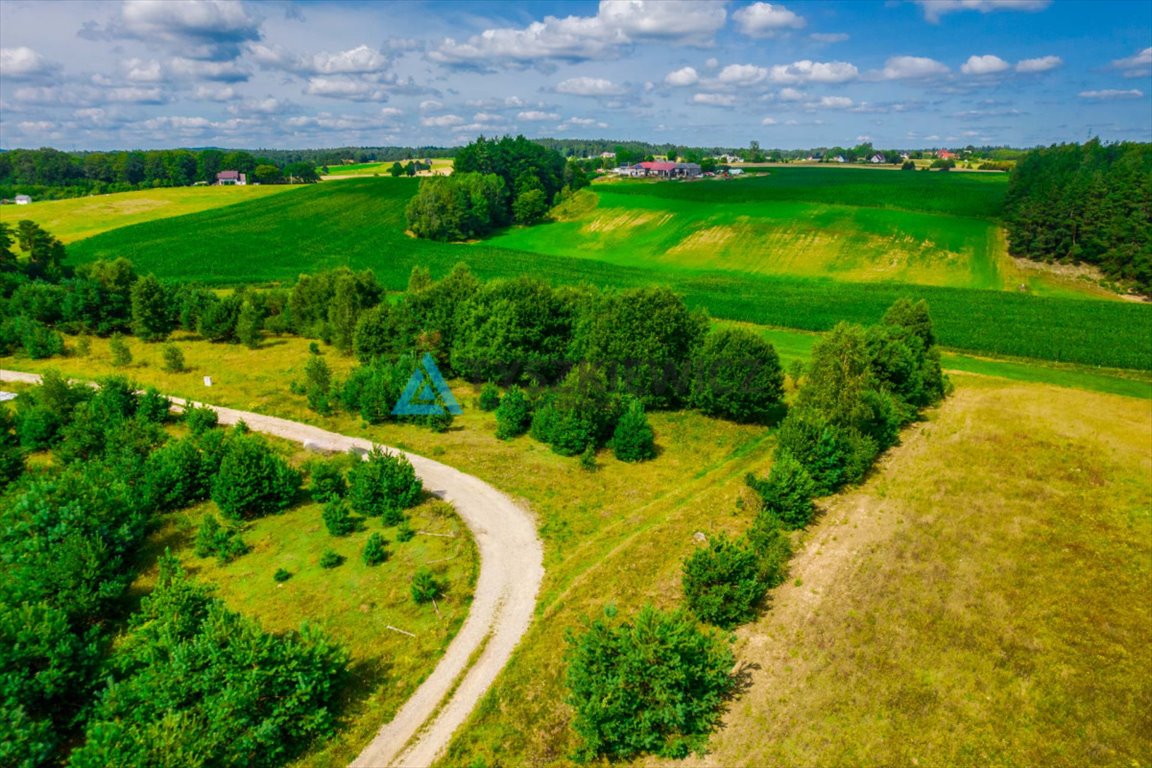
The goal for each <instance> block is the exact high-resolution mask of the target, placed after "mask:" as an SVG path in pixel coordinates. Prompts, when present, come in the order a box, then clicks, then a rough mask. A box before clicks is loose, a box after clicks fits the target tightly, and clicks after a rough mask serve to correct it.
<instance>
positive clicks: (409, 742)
mask: <svg viewBox="0 0 1152 768" xmlns="http://www.w3.org/2000/svg"><path fill="white" fill-rule="evenodd" d="M39 380H40V377H39V376H37V375H35V374H28V373H19V372H16V371H5V370H0V382H3V381H22V382H28V383H33V384H34V383H38V382H39ZM172 401H173V402H174V403H176V404H178V405H184V401H183V400H180V399H179V398H172ZM211 407H212V408H213V409H214V410H215V411H216V412H217V413H218V414H219V416H220V422H221V423H222V424H235V423H236V422H237V421H240V420H243V421H244V422H245V423H246V424H247V425H248V426H249V427H251V428H252V430H253V431H256V432H263V433H265V434H269V435H274V436H276V437H281V438H285V439H287V440H293V441H296V442H299V443H302V444H304V446H305V447H307V448H310V449H313V450H323V451H337V452H345V451H348V450H350V449H357V450H365V451H366V450H370V449H371V448H372V443H371V442H370V441H368V440H363V439H360V438H354V437H346V436H344V435H339V434H336V433H335V432H328V431H325V430H323V429H320V428H318V427H312V426H309V425H307V424H301V423H299V422H295V421H289V420H287V419H279V418H276V417H274V416H264V415H261V414H258V413H251V412H248V411H238V410H234V409H232V408H222V407H219V406H211ZM388 450H390V451H391V452H393V453H399V454H402V455H404V456H406V457H407V458H408V460H409V461H411V462H412V466H413V467H414V468H415V469H416V474H417V475H419V476H420V479H421V480H423V481H424V487H425V488H426V489H428V490H429V491H430V492H431V493H433V494H436V495H437V496H439V497H441V498H443V499H445V500H447V501H450V502H451V503H452V504H453V506H455V507H456V511H457V513H459V515H460V517H461V518H462V519H463V520H464V522H465V524H466V525H467V526H468V528H469V529H470V530H471V531H472V535H473V537H474V538H475V539H476V548H477V550H478V551H479V553H480V576H479V578H478V579H477V581H476V592H475V594H474V595H473V598H472V608H471V610H470V611H469V613H468V618H467V619H466V620H465V621H464V626H463V627H461V628H460V632H459V633H458V634H457V635H456V637H455V638H454V639H453V640H452V643H451V644H450V645H449V646H448V650H447V651H446V652H445V654H444V658H443V659H441V660H440V663H439V664H438V665H437V666H436V669H435V670H434V671H433V672H432V674H431V675H429V676H428V678H427V679H426V680H425V681H424V683H423V684H422V685H421V686H420V687H419V688H418V689H417V690H416V692H415V693H413V694H412V697H411V698H409V699H408V701H407V702H405V704H404V706H403V707H401V709H400V711H399V712H398V713H397V714H396V717H395V718H393V719H392V721H391V722H389V723H386V724H385V725H384V726H383V727H382V728H381V729H380V732H379V733H378V734H377V735H376V737H375V738H374V739H373V740H372V742H371V743H370V744H368V746H366V747H365V748H364V750H363V751H362V752H361V753H360V756H359V757H358V758H356V760H355V761H354V762H353V763H352V765H353V766H356V768H389V767H390V766H403V767H404V768H417V767H420V766H428V765H431V764H432V762H433V761H434V760H435V759H436V757H437V756H438V755H439V754H440V753H441V752H442V751H443V750H444V748H445V747H447V746H448V742H449V740H450V739H451V738H452V734H453V733H454V732H455V731H456V729H457V728H459V727H460V725H461V724H462V723H463V722H464V720H465V719H467V717H468V714H469V713H470V712H471V711H472V709H473V708H474V707H475V706H476V705H477V704H478V703H479V702H480V698H481V697H482V696H483V695H484V693H485V691H487V690H488V687H489V686H490V685H491V684H492V681H493V680H495V679H496V675H497V674H498V673H499V672H500V670H501V669H503V667H504V664H505V663H507V661H508V658H509V657H510V656H511V655H512V651H513V649H514V648H515V647H516V644H517V643H518V642H519V641H520V638H521V637H522V636H523V635H524V632H525V631H526V630H527V629H528V625H529V624H530V623H531V621H532V614H533V612H534V611H535V608H536V593H537V592H538V591H539V588H540V581H541V579H542V578H543V576H544V549H543V546H542V545H541V543H540V539H539V537H538V536H537V534H536V524H535V521H534V520H533V518H532V516H531V515H530V514H529V513H528V512H527V511H526V510H524V509H521V508H520V507H518V506H517V505H516V504H514V503H513V502H512V500H511V499H509V498H508V497H507V496H505V495H504V494H502V493H500V491H498V490H496V489H495V488H493V487H492V486H490V485H488V484H487V483H485V482H483V481H481V480H478V479H477V478H475V477H472V476H471V475H466V474H464V473H463V472H460V471H459V470H456V469H453V468H452V467H449V466H446V465H444V464H441V463H439V462H437V461H432V460H431V459H426V458H424V457H423V456H417V455H415V454H411V453H405V452H403V451H397V450H395V449H391V448H389V449H388ZM481 646H483V651H482V652H481V653H480V654H479V657H478V658H477V659H476V660H475V661H474V663H472V664H471V665H469V663H468V662H469V659H470V658H471V657H472V655H473V654H474V653H475V652H476V651H477V650H478V649H480V648H481ZM458 681H459V685H456V684H457V682H458ZM453 686H456V687H455V690H454V691H453ZM449 692H451V696H450V697H449V696H448V694H449ZM437 710H438V711H437ZM434 713H435V717H433V714H434Z"/></svg>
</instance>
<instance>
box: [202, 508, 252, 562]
mask: <svg viewBox="0 0 1152 768" xmlns="http://www.w3.org/2000/svg"><path fill="white" fill-rule="evenodd" d="M195 552H196V556H197V557H211V556H212V555H215V556H216V558H217V560H219V561H220V563H221V564H224V563H230V562H232V561H233V560H235V559H236V558H238V557H241V556H242V555H245V554H247V553H248V545H247V544H245V543H244V542H243V540H241V538H240V535H239V532H238V531H235V530H233V529H229V528H226V527H224V526H222V525H220V522H219V521H218V520H217V519H216V516H215V515H212V514H208V515H205V516H204V520H203V521H202V522H201V523H200V527H199V528H198V529H197V530H196V548H195Z"/></svg>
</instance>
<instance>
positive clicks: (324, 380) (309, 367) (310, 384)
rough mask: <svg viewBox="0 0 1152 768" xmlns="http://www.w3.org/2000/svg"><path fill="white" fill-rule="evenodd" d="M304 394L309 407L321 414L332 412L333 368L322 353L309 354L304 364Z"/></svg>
mask: <svg viewBox="0 0 1152 768" xmlns="http://www.w3.org/2000/svg"><path fill="white" fill-rule="evenodd" d="M304 394H305V396H306V397H307V398H308V407H309V408H311V409H312V410H314V411H316V413H319V414H321V415H325V416H326V415H328V414H329V413H331V412H332V405H331V395H332V369H330V368H329V367H328V363H326V362H324V358H323V357H321V356H320V355H308V362H307V363H305V364H304Z"/></svg>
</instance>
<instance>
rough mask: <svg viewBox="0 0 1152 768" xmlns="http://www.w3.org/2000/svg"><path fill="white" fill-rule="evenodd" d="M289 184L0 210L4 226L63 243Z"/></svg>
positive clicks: (168, 191)
mask: <svg viewBox="0 0 1152 768" xmlns="http://www.w3.org/2000/svg"><path fill="white" fill-rule="evenodd" d="M293 189H295V187H291V186H287V185H271V186H246V187H168V188H163V189H148V190H141V191H139V192H118V193H116V194H114V195H91V196H89V197H75V198H72V199H69V200H49V201H46V202H38V203H32V204H31V205H21V206H10V205H5V206H3V207H0V222H3V223H5V224H8V225H10V226H15V225H16V222H18V221H20V220H21V219H30V220H32V221H34V222H36V223H37V224H39V225H40V226H42V227H43V228H44V229H46V230H48V231H49V232H51V233H52V234H53V235H55V236H56V237H58V238H60V239H61V240H62V241H63V242H65V243H71V242H74V241H76V240H81V239H83V238H85V237H92V236H93V235H98V234H100V233H101V232H107V231H109V230H112V229H118V228H120V227H127V226H131V225H132V224H139V223H141V222H145V221H154V220H157V219H167V218H171V217H173V216H183V215H184V214H187V213H196V212H198V211H207V210H210V209H212V208H220V207H222V206H225V205H235V204H236V203H242V202H245V201H249V200H259V199H262V198H266V197H268V196H270V195H278V194H283V193H284V192H288V191H290V190H293Z"/></svg>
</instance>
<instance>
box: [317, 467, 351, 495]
mask: <svg viewBox="0 0 1152 768" xmlns="http://www.w3.org/2000/svg"><path fill="white" fill-rule="evenodd" d="M344 463H345V462H344V459H331V460H327V461H316V462H313V464H312V467H311V470H312V472H311V474H312V486H311V487H312V498H313V499H315V500H316V501H320V502H326V501H332V500H333V499H342V498H344V497H345V496H346V495H347V494H348V481H347V480H346V479H345V478H344Z"/></svg>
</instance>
